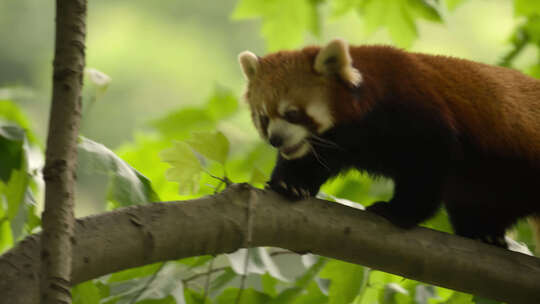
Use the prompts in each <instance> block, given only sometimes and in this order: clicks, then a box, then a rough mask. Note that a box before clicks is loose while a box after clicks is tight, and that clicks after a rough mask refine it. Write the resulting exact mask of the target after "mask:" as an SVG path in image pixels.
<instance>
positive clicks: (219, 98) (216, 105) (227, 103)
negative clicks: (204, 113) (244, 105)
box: [206, 86, 238, 120]
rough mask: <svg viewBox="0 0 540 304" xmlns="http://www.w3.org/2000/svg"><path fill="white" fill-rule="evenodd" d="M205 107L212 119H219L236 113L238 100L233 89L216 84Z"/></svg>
mask: <svg viewBox="0 0 540 304" xmlns="http://www.w3.org/2000/svg"><path fill="white" fill-rule="evenodd" d="M206 108H207V109H208V113H209V115H210V116H211V117H212V118H213V119H214V120H219V119H223V118H225V117H227V116H230V115H232V114H234V113H236V111H237V110H238V100H237V99H236V96H235V95H234V93H233V91H231V90H229V89H227V88H224V87H221V86H216V88H215V89H214V93H213V94H212V96H211V97H210V98H209V99H208V102H207V105H206Z"/></svg>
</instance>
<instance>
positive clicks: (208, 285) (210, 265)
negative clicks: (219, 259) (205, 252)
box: [203, 258, 214, 301]
mask: <svg viewBox="0 0 540 304" xmlns="http://www.w3.org/2000/svg"><path fill="white" fill-rule="evenodd" d="M212 268H214V258H212V259H211V260H210V263H209V264H208V271H207V273H208V275H207V276H206V280H205V281H204V292H203V301H204V299H206V295H207V294H208V289H209V288H210V277H211V276H212Z"/></svg>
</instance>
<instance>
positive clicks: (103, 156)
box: [78, 136, 159, 205]
mask: <svg viewBox="0 0 540 304" xmlns="http://www.w3.org/2000/svg"><path fill="white" fill-rule="evenodd" d="M78 148H79V152H78V153H79V154H78V161H79V168H78V169H79V170H83V171H84V172H90V173H95V174H104V175H107V176H110V180H109V191H108V199H109V200H111V201H113V202H117V203H119V204H121V205H132V204H142V203H148V202H152V201H159V197H158V195H157V194H156V193H155V191H154V190H153V189H152V185H151V184H150V181H149V180H148V179H147V178H146V177H145V176H144V175H142V174H141V173H140V172H139V171H137V170H135V169H134V168H133V167H131V166H130V165H129V164H127V163H126V162H124V161H123V160H122V159H121V158H119V157H118V156H117V155H116V154H114V152H112V151H111V150H109V149H108V148H107V147H105V146H104V145H102V144H100V143H97V142H94V141H92V140H90V139H88V138H85V137H82V136H81V137H79V145H78Z"/></svg>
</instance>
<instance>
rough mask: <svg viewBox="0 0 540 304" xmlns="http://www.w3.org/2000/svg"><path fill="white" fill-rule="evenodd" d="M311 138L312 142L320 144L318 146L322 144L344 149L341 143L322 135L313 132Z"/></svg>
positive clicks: (322, 145)
mask: <svg viewBox="0 0 540 304" xmlns="http://www.w3.org/2000/svg"><path fill="white" fill-rule="evenodd" d="M309 139H310V142H311V143H312V144H315V145H318V146H321V147H328V148H337V149H339V150H344V149H343V147H341V146H340V145H338V144H336V143H335V142H333V141H330V140H328V139H324V138H322V137H319V136H317V135H313V134H311V135H310V136H309Z"/></svg>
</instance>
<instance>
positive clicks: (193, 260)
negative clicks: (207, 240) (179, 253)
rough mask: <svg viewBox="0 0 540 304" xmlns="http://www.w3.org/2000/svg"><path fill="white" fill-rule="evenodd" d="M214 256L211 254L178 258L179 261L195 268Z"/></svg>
mask: <svg viewBox="0 0 540 304" xmlns="http://www.w3.org/2000/svg"><path fill="white" fill-rule="evenodd" d="M213 258H214V257H213V256H211V255H202V256H197V257H189V258H184V259H181V260H179V261H178V262H179V263H182V264H184V265H187V266H189V267H190V268H195V267H199V266H202V265H204V264H206V263H207V262H209V261H210V260H212V259H213Z"/></svg>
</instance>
